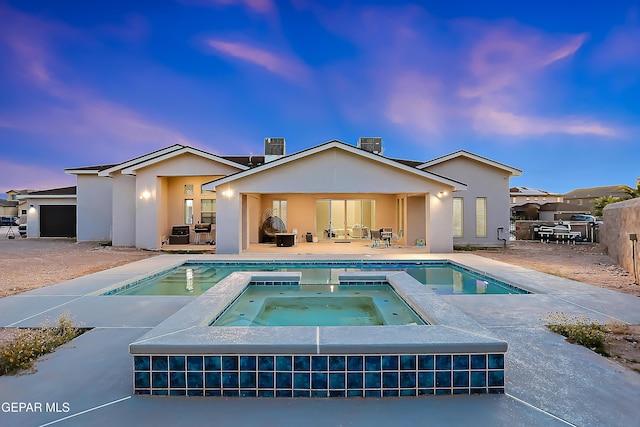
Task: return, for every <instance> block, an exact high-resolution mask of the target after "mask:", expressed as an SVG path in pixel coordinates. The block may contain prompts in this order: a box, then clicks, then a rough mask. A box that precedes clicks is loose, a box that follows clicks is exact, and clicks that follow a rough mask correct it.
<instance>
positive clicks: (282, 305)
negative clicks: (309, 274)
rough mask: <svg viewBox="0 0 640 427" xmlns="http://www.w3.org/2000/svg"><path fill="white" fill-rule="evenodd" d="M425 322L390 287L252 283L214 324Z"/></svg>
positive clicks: (351, 324)
mask: <svg viewBox="0 0 640 427" xmlns="http://www.w3.org/2000/svg"><path fill="white" fill-rule="evenodd" d="M424 324H425V322H424V321H423V320H422V319H420V317H418V315H417V314H415V312H413V310H411V309H410V308H409V307H408V306H407V305H406V304H405V303H404V301H402V300H401V299H400V297H398V296H397V295H396V294H395V292H393V290H392V289H391V288H390V287H389V286H388V285H371V286H363V285H341V286H336V285H302V286H285V285H283V286H275V287H274V286H256V285H249V286H248V287H247V289H246V291H245V292H244V293H243V294H242V295H241V296H240V297H239V298H238V299H237V300H236V301H235V302H234V303H233V304H231V305H230V306H229V307H228V308H227V309H226V310H225V311H224V312H223V313H222V314H221V315H220V317H218V318H217V319H216V320H215V321H214V322H213V323H212V326H380V325H424Z"/></svg>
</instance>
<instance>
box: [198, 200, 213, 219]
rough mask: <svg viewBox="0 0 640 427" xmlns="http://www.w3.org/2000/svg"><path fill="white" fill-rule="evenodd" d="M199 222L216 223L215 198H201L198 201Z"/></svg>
mask: <svg viewBox="0 0 640 427" xmlns="http://www.w3.org/2000/svg"><path fill="white" fill-rule="evenodd" d="M200 222H201V223H202V224H215V223H216V199H202V200H201V201H200Z"/></svg>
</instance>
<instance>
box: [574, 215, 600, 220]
mask: <svg viewBox="0 0 640 427" xmlns="http://www.w3.org/2000/svg"><path fill="white" fill-rule="evenodd" d="M569 220H570V221H586V222H598V221H597V220H596V217H595V216H593V215H571V218H570V219H569Z"/></svg>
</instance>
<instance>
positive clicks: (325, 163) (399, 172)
mask: <svg viewBox="0 0 640 427" xmlns="http://www.w3.org/2000/svg"><path fill="white" fill-rule="evenodd" d="M239 175H240V176H238V177H237V178H235V179H234V177H228V178H226V179H222V180H220V182H216V181H214V182H212V183H211V185H213V186H222V188H225V186H226V185H229V186H230V187H231V188H234V189H236V190H237V191H242V192H246V193H250V192H255V193H282V192H287V193H389V194H396V193H411V192H416V193H425V192H438V191H443V190H448V191H452V190H453V188H454V187H455V184H456V183H455V182H453V181H450V180H447V179H446V178H441V177H437V176H433V177H432V176H430V174H429V173H427V172H423V171H418V170H416V169H413V168H409V167H406V166H404V165H400V164H397V165H396V164H395V163H394V162H392V161H389V160H388V159H386V158H384V157H380V160H377V159H376V158H373V159H372V158H369V157H368V156H364V155H361V154H359V153H357V152H352V151H350V150H345V149H342V148H340V147H336V146H333V147H328V148H326V149H323V150H321V151H318V152H315V153H313V154H310V155H306V156H300V157H299V158H297V159H295V161H289V162H282V163H280V164H276V163H275V162H274V165H273V167H269V168H266V169H265V170H262V171H260V172H259V173H257V171H256V173H248V174H246V175H244V176H242V175H243V174H239ZM457 184H458V185H460V186H462V187H464V185H463V184H460V183H457Z"/></svg>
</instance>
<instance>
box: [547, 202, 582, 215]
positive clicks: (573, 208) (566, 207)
mask: <svg viewBox="0 0 640 427" xmlns="http://www.w3.org/2000/svg"><path fill="white" fill-rule="evenodd" d="M540 210H541V211H551V212H580V213H582V212H585V206H580V205H572V204H570V203H561V202H554V203H545V204H543V205H542V206H540Z"/></svg>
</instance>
